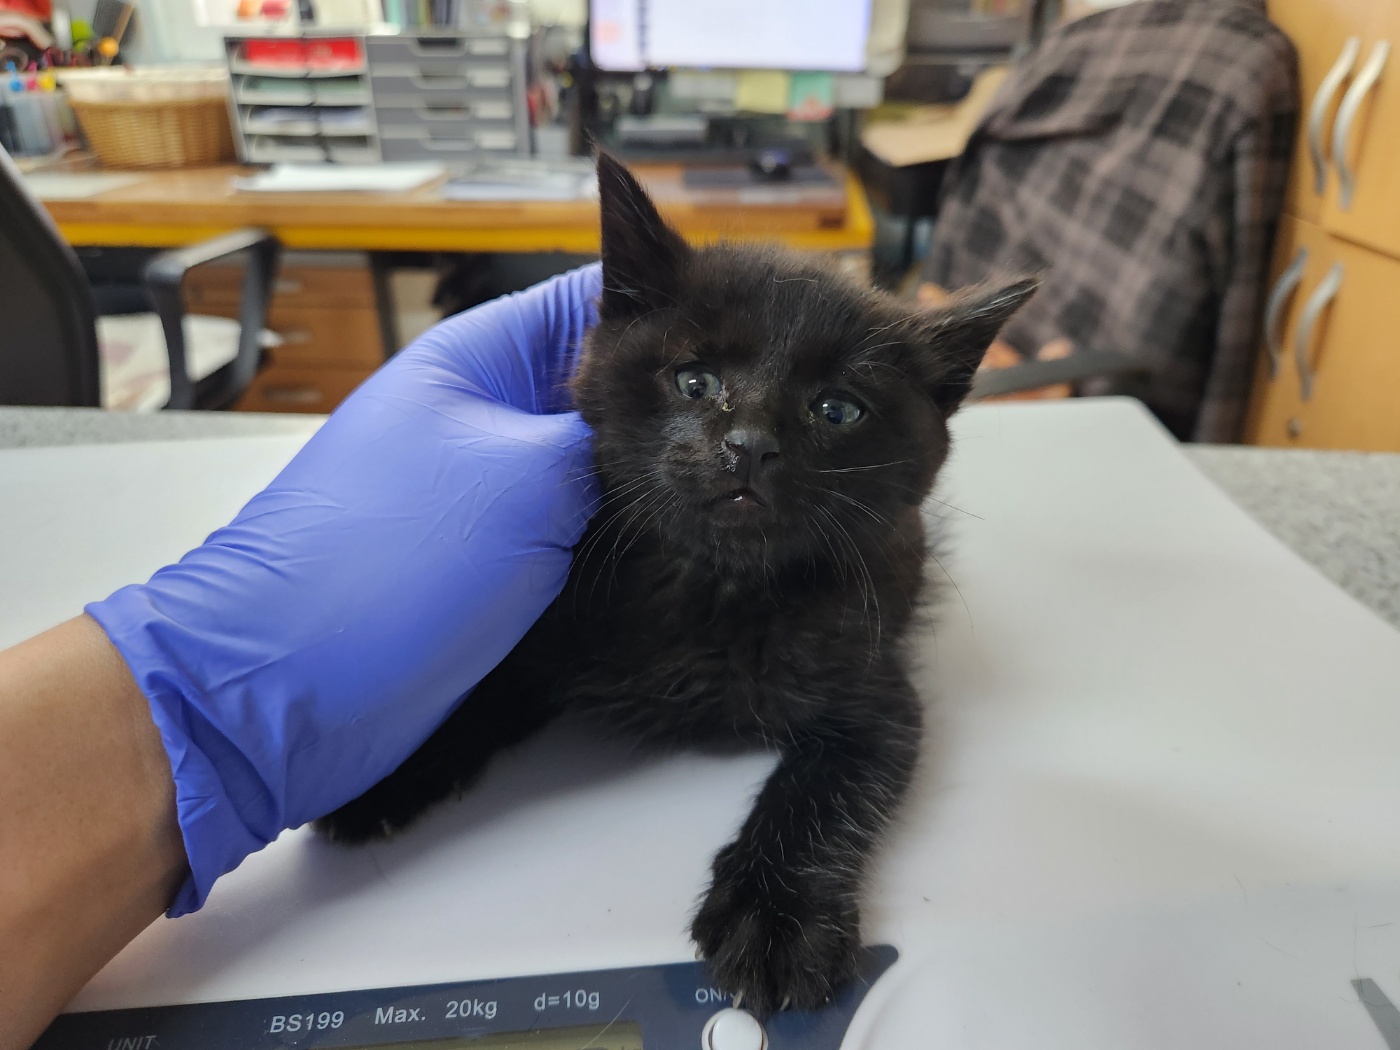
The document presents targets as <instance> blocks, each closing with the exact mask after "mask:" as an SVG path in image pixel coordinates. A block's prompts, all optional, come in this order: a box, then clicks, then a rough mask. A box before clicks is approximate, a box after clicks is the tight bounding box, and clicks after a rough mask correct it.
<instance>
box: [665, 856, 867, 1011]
mask: <svg viewBox="0 0 1400 1050" xmlns="http://www.w3.org/2000/svg"><path fill="white" fill-rule="evenodd" d="M733 867H734V865H733V864H729V863H726V857H725V855H724V854H721V856H720V858H717V859H716V862H715V879H714V882H713V883H712V885H711V887H710V892H709V894H708V895H707V896H706V898H705V902H704V904H703V905H702V906H701V908H700V912H699V914H698V915H696V917H695V921H694V922H693V923H692V924H691V927H690V934H691V936H692V937H693V938H694V939H695V943H696V944H697V945H698V946H699V948H700V951H701V953H702V954H703V955H704V957H705V959H706V960H707V961H708V963H709V967H710V972H711V974H712V975H713V977H714V978H715V981H716V983H717V984H718V985H719V987H721V988H723V989H724V990H725V991H727V992H730V993H732V994H734V995H735V996H740V997H742V999H741V1001H742V1002H743V1004H744V1007H745V1009H748V1010H751V1011H753V1012H754V1013H755V1014H758V1015H759V1016H760V1017H764V1016H767V1015H769V1014H771V1013H773V1012H774V1011H775V1010H778V1009H786V1008H788V1007H791V1008H792V1009H796V1010H814V1009H816V1008H817V1007H819V1006H822V1005H823V1004H825V1003H826V1002H827V1001H828V1000H830V999H831V997H832V996H833V995H834V994H835V993H836V992H837V991H838V990H839V989H840V986H841V984H842V983H843V982H844V981H845V980H847V979H848V978H849V977H851V975H852V974H853V973H854V972H855V968H856V961H857V957H856V953H857V951H858V950H859V948H860V918H859V913H858V912H857V910H856V907H855V905H854V903H853V898H852V896H851V895H850V894H849V893H844V892H832V891H831V890H829V889H828V890H825V891H823V890H822V889H820V888H816V887H813V886H812V885H811V884H810V882H806V883H805V884H804V880H803V879H802V878H801V877H800V876H798V875H795V874H794V873H791V872H783V871H776V870H769V871H768V872H767V873H766V876H763V877H755V876H754V875H752V874H748V875H742V874H741V875H739V876H738V877H737V878H735V877H732V876H728V875H726V869H727V868H728V869H732V868H733ZM770 888H771V891H772V892H770Z"/></svg>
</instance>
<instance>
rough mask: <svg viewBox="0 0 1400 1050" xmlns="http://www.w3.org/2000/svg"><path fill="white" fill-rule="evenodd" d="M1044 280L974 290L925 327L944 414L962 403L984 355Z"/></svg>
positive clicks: (1028, 279)
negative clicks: (1005, 325)
mask: <svg viewBox="0 0 1400 1050" xmlns="http://www.w3.org/2000/svg"><path fill="white" fill-rule="evenodd" d="M1040 280H1041V278H1040V275H1039V274H1034V275H1030V276H1026V277H1018V278H1015V279H1014V280H1012V281H1010V282H1006V283H992V282H987V283H984V284H978V285H974V286H973V287H971V288H968V289H966V290H965V291H962V292H959V293H958V294H957V295H955V296H954V297H953V298H952V299H950V300H948V302H947V303H945V304H944V305H942V306H941V307H939V308H938V310H937V311H935V312H934V313H933V314H932V315H931V316H929V317H928V318H927V321H926V323H928V324H929V325H930V326H931V329H930V333H929V337H928V343H929V347H930V349H931V350H932V351H933V352H934V354H935V355H936V358H937V362H938V366H939V367H938V369H937V372H936V374H935V375H934V376H933V377H932V380H933V385H932V388H931V390H930V393H931V394H932V395H933V400H934V401H935V402H936V403H937V405H938V407H939V408H940V409H941V410H942V412H943V414H944V415H951V414H952V413H953V412H954V411H955V410H956V409H957V407H958V405H960V404H962V400H963V398H965V397H966V396H967V392H968V390H969V389H970V388H971V386H972V377H973V376H974V375H975V374H976V372H977V367H978V366H979V365H980V364H981V363H982V356H983V355H984V354H985V353H986V352H987V347H989V346H991V344H992V340H993V339H995V338H996V337H997V333H998V332H999V331H1001V327H1002V325H1004V324H1006V322H1007V321H1008V320H1009V319H1010V318H1011V315H1012V314H1014V313H1015V312H1016V311H1017V310H1018V309H1020V307H1021V304H1022V303H1024V302H1025V301H1026V300H1027V299H1029V298H1030V297H1031V296H1032V295H1034V294H1035V290H1036V289H1037V288H1039V287H1040Z"/></svg>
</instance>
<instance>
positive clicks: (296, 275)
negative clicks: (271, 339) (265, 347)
mask: <svg viewBox="0 0 1400 1050" xmlns="http://www.w3.org/2000/svg"><path fill="white" fill-rule="evenodd" d="M242 282H243V268H242V267H241V266H219V265H213V266H200V267H196V268H195V269H193V270H191V271H190V272H189V274H188V275H187V276H186V277H185V284H184V295H185V303H186V304H187V305H188V307H189V309H190V310H191V311H192V312H203V313H211V312H214V311H212V310H211V309H210V308H211V307H213V306H216V305H224V306H231V307H233V308H234V312H233V313H225V311H222V310H220V311H218V313H219V314H220V315H221V316H229V317H236V316H237V306H238V302H239V298H240V296H241V295H242V293H243V284H242ZM302 306H338V307H346V306H357V307H365V308H373V306H374V283H373V282H372V281H371V279H370V275H369V270H368V268H365V267H360V266H355V267H351V266H347V267H343V268H342V267H337V266H325V267H313V266H297V267H287V268H285V269H283V270H282V271H280V272H279V273H278V275H277V283H276V285H275V286H274V288H273V292H272V310H273V311H274V312H275V311H277V310H279V309H282V308H285V307H302Z"/></svg>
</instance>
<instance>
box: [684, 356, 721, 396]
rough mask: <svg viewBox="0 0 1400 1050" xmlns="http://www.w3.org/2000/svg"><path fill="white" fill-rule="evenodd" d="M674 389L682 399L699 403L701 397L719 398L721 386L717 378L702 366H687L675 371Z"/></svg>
mask: <svg viewBox="0 0 1400 1050" xmlns="http://www.w3.org/2000/svg"><path fill="white" fill-rule="evenodd" d="M676 389H677V390H679V391H680V392H681V396H682V397H688V398H690V399H691V400H692V401H699V400H700V399H701V398H702V397H719V395H720V391H721V390H722V389H723V386H722V384H721V383H720V381H719V376H717V375H715V374H714V373H713V372H711V371H710V370H709V369H708V368H706V367H705V366H704V365H687V366H686V367H685V368H678V369H676Z"/></svg>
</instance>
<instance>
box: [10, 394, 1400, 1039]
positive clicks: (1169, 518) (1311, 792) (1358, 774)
mask: <svg viewBox="0 0 1400 1050" xmlns="http://www.w3.org/2000/svg"><path fill="white" fill-rule="evenodd" d="M955 430H956V433H957V447H956V453H955V456H954V459H953V461H952V462H951V463H950V464H949V466H948V468H947V471H946V474H945V480H944V483H943V485H942V487H941V489H940V493H939V494H940V496H941V498H942V499H944V500H946V501H947V502H948V503H951V504H955V505H956V506H957V507H958V508H960V510H959V511H953V510H949V509H946V508H944V507H943V506H941V505H939V504H936V503H935V504H931V505H930V506H931V509H932V510H933V511H936V512H937V513H938V514H939V515H940V516H942V518H943V520H944V521H945V522H946V524H947V526H948V528H949V530H950V532H951V535H952V542H951V543H950V545H949V548H950V555H949V556H947V557H945V558H944V564H945V565H946V566H947V569H948V571H949V572H950V573H951V574H952V577H953V579H955V580H956V582H957V585H958V589H959V591H960V594H959V593H957V592H953V591H951V590H950V591H949V595H948V600H947V601H946V602H945V603H944V604H943V606H942V609H941V615H940V617H939V620H938V626H937V628H936V630H929V631H928V632H927V633H926V635H925V637H924V639H923V642H922V646H921V650H922V665H923V666H922V668H921V670H920V672H919V678H918V680H919V684H920V687H921V689H922V691H923V693H924V694H925V695H926V696H927V698H928V703H929V712H930V716H929V725H930V734H929V739H928V745H927V749H926V751H927V758H926V761H925V764H924V769H923V774H922V779H921V781H920V783H919V785H918V787H917V789H916V792H915V795H914V797H913V799H912V800H911V803H910V805H909V806H908V808H907V810H906V811H905V814H904V818H903V820H902V822H901V825H900V827H899V829H898V830H897V832H896V833H895V834H894V835H893V836H892V837H891V839H890V840H889V843H888V847H887V848H886V849H885V850H884V852H883V854H882V856H881V860H880V863H879V864H878V866H877V869H876V871H875V874H874V878H873V881H872V887H871V891H870V894H869V904H868V906H867V908H866V912H865V914H866V925H867V936H866V940H867V942H868V943H888V944H892V945H894V946H895V947H897V948H898V950H899V952H900V959H899V961H898V962H897V963H896V964H895V965H894V967H893V968H892V969H891V970H890V971H889V972H888V973H887V974H886V975H885V976H884V977H883V978H882V979H880V980H879V981H878V982H876V984H875V985H874V987H873V988H872V990H871V991H870V993H869V995H868V996H867V997H866V999H865V1001H864V1003H863V1005H862V1006H861V1008H860V1010H859V1012H858V1013H857V1015H856V1017H855V1020H854V1023H853V1024H852V1025H851V1027H850V1029H849V1031H848V1032H847V1035H846V1039H845V1042H844V1044H842V1045H843V1046H845V1047H846V1048H848V1050H857V1048H860V1050H906V1048H909V1047H939V1048H947V1050H959V1048H969V1050H970V1048H973V1047H976V1048H980V1050H1023V1048H1026V1047H1032V1046H1033V1047H1037V1048H1040V1050H1051V1048H1065V1050H1070V1048H1073V1050H1121V1048H1124V1047H1132V1048H1135V1050H1157V1048H1168V1047H1171V1048H1178V1047H1189V1048H1192V1050H1209V1048H1216V1047H1218V1048H1221V1050H1225V1048H1229V1050H1238V1048H1240V1047H1260V1048H1263V1047H1268V1048H1270V1050H1285V1048H1294V1047H1296V1048H1299V1050H1302V1048H1308V1050H1315V1048H1319V1047H1326V1048H1328V1050H1341V1048H1350V1047H1355V1048H1358V1050H1384V1048H1386V1047H1387V1046H1390V1047H1391V1048H1392V1050H1394V1048H1396V1047H1400V1041H1397V1042H1390V1043H1388V1042H1387V1038H1397V1039H1400V1036H1395V1035H1392V1036H1389V1037H1387V1036H1386V1035H1384V1034H1383V1031H1384V1029H1385V1023H1386V1019H1387V1017H1388V1016H1389V1015H1387V1014H1386V1012H1385V1011H1386V1008H1387V1003H1388V1001H1394V1002H1397V1003H1400V760H1398V758H1397V752H1398V751H1400V633H1397V632H1395V631H1394V630H1393V629H1391V628H1390V627H1389V626H1387V625H1386V624H1384V623H1383V622H1382V621H1381V620H1380V619H1378V618H1377V617H1376V616H1374V615H1373V614H1372V613H1370V612H1369V611H1368V610H1366V609H1364V608H1362V607H1361V606H1360V605H1358V604H1357V603H1356V602H1354V601H1353V600H1352V599H1351V598H1349V597H1347V596H1346V595H1344V594H1343V593H1341V592H1340V591H1338V590H1337V589H1336V588H1334V587H1333V586H1332V585H1331V584H1330V583H1328V582H1327V581H1326V580H1324V579H1323V577H1322V576H1320V575H1319V574H1318V573H1317V572H1316V571H1315V570H1313V569H1312V568H1311V567H1309V566H1307V565H1306V564H1304V563H1303V562H1301V561H1300V560H1299V559H1298V558H1297V557H1296V556H1295V555H1293V554H1292V553H1291V552H1290V551H1288V550H1287V549H1286V548H1284V547H1283V545H1282V544H1280V543H1279V542H1278V541H1276V540H1275V539H1273V538H1272V537H1271V536H1269V535H1268V534H1267V533H1265V531H1264V530H1263V529H1262V528H1261V527H1259V526H1258V525H1257V524H1255V523H1254V522H1253V521H1252V520H1251V519H1249V518H1248V517H1247V516H1246V515H1245V514H1244V513H1243V512H1242V511H1240V510H1239V509H1237V508H1236V507H1235V506H1234V505H1233V504H1232V503H1231V502H1230V501H1229V500H1228V499H1227V498H1226V497H1225V496H1224V495H1223V494H1221V493H1220V492H1219V491H1218V490H1217V489H1215V488H1214V487H1213V486H1212V485H1211V484H1210V483H1209V482H1208V481H1206V480H1205V479H1204V478H1203V477H1202V476H1201V475H1200V474H1199V473H1198V472H1197V471H1196V470H1195V468H1193V467H1192V466H1191V465H1190V464H1189V463H1188V462H1187V461H1186V459H1185V458H1184V457H1183V456H1182V455H1181V454H1180V452H1179V451H1178V450H1177V449H1176V447H1175V446H1174V444H1173V442H1172V441H1171V440H1170V439H1169V438H1168V437H1166V436H1165V434H1164V433H1163V432H1162V431H1161V430H1160V429H1159V428H1158V427H1157V426H1156V424H1155V423H1153V422H1152V421H1151V420H1150V419H1149V418H1148V417H1147V416H1146V415H1145V413H1144V412H1143V411H1142V410H1141V409H1140V408H1138V407H1137V406H1135V405H1134V404H1132V403H1131V402H1125V401H1112V400H1110V401H1079V402H1073V403H1067V404H1053V405H1049V404H1047V405H1017V406H1006V407H996V406H984V407H977V408H972V409H969V410H967V411H965V412H963V413H962V414H960V415H959V416H958V417H957V420H956V427H955ZM299 440H300V439H296V438H285V437H284V438H260V439H229V440H207V441H192V442H186V443H181V444H128V445H120V446H102V447H90V448H62V449H41V450H20V451H11V452H3V453H0V493H3V502H4V510H3V512H2V513H0V594H3V595H4V598H3V604H2V605H0V645H3V644H9V643H12V642H15V641H18V640H19V639H21V638H23V637H25V636H27V635H29V634H32V633H34V632H36V631H39V630H41V629H43V628H45V627H47V626H49V625H51V624H53V623H56V622H58V621H59V620H61V619H64V618H66V617H67V616H69V615H71V614H73V613H74V612H75V611H77V610H78V609H79V607H80V606H81V604H82V603H83V602H84V601H86V600H89V599H92V598H94V597H99V596H101V595H104V594H106V593H108V592H109V591H110V590H112V589H115V588H116V587H118V586H120V585H121V584H124V583H127V582H130V581H132V580H135V579H138V578H144V577H145V576H146V575H147V574H148V573H150V572H151V571H153V570H154V569H155V568H157V567H158V566H159V565H161V564H163V563H164V562H166V561H168V560H171V559H174V558H176V557H178V556H179V555H180V554H181V553H183V551H184V550H185V549H187V548H188V547H190V546H192V545H194V544H196V543H198V542H199V541H200V540H201V539H202V538H203V536H204V535H205V534H206V533H207V532H208V531H210V530H211V529H213V528H214V527H215V526H217V525H219V524H222V523H223V522H224V521H225V520H227V519H228V518H229V517H230V516H231V515H232V514H233V513H234V512H235V511H236V510H237V509H238V507H239V506H240V504H241V503H242V501H243V500H244V499H246V498H247V497H248V496H249V495H251V494H252V493H253V492H254V491H256V490H257V489H258V488H259V487H260V486H261V485H262V484H263V483H265V482H266V481H267V480H268V479H269V478H271V477H272V475H273V473H274V472H275V471H276V470H277V469H278V468H279V467H280V466H281V465H282V464H283V463H284V462H286V460H287V459H289V458H290V457H291V456H292V455H293V454H294V452H295V450H296V448H297V446H298V444H299ZM936 572H937V570H936V569H935V573H936ZM770 763H771V760H770V759H769V758H767V757H765V756H760V755H755V756H752V757H746V758H738V759H716V758H702V757H697V756H681V757H674V758H659V759H638V758H635V757H631V756H629V755H628V753H627V749H626V748H625V747H623V746H618V745H614V744H603V743H599V742H597V741H593V740H591V739H585V738H584V737H582V736H581V735H580V734H579V733H577V732H575V731H568V730H561V729H555V730H552V731H550V732H548V733H547V734H546V735H545V736H544V737H542V738H540V739H538V740H536V741H534V742H532V743H531V744H529V745H527V746H526V747H524V748H522V749H521V750H520V751H519V752H517V753H515V754H513V755H512V756H510V757H508V758H506V759H505V760H503V761H501V762H499V763H498V765H497V766H496V767H495V768H494V769H493V770H492V772H491V773H490V775H489V776H488V777H487V779H486V782H485V783H484V784H483V786H482V787H481V788H480V789H479V790H478V791H476V792H474V793H472V794H471V795H469V796H468V797H467V798H466V799H464V800H463V801H461V802H460V803H456V804H452V805H448V806H446V807H444V808H442V809H440V810H439V811H437V812H435V813H434V814H433V815H432V816H431V817H430V818H429V819H427V820H425V821H424V822H423V823H422V824H421V826H419V827H416V828H414V829H413V830H411V831H410V832H409V833H407V834H405V835H404V836H403V837H402V838H400V839H399V840H397V841H395V842H392V843H390V844H387V845H382V846H376V847H372V848H369V849H364V850H360V851H347V850H344V849H339V848H335V847H331V846H328V845H326V844H324V843H322V842H320V841H318V840H317V839H315V838H314V837H313V836H312V835H311V834H310V833H309V832H307V831H306V830H301V831H296V832H290V833H287V834H285V835H283V836H282V838H281V839H280V840H279V841H278V842H276V843H275V844H274V845H273V846H272V847H270V848H269V849H267V850H265V851H264V852H263V853H261V854H259V855H257V856H254V857H251V858H249V860H248V861H247V862H245V863H244V865H243V866H242V867H241V868H240V869H239V870H238V871H237V872H235V873H233V874H232V875H230V876H228V877H226V878H225V879H224V880H222V881H221V882H220V883H219V884H218V886H217V887H216V888H215V890H214V892H213V895H212V896H211V898H210V901H209V904H208V906H207V907H206V908H205V909H204V910H203V911H202V912H201V913H199V914H196V915H193V916H189V917H186V918H182V919H178V920H174V921H171V920H164V919H162V920H160V921H158V922H157V923H156V924H155V925H153V926H152V927H151V928H150V929H149V930H147V931H146V932H145V933H144V934H143V935H142V936H141V937H139V938H138V939H137V940H136V941H135V942H134V943H133V944H132V945H130V946H129V947H128V948H127V949H126V950H125V951H124V952H123V953H122V954H121V955H120V956H118V957H117V959H115V960H114V961H113V962H112V963H111V964H110V965H109V966H108V967H107V968H106V969H105V970H104V971H103V972H102V973H101V974H99V975H98V976H97V977H96V978H95V979H94V980H93V981H92V983H91V984H90V985H89V986H88V987H87V988H86V989H85V990H84V991H83V992H82V993H81V994H80V995H79V997H78V999H77V1000H76V1001H75V1002H74V1004H73V1009H75V1010H98V1009H112V1008H117V1007H127V1006H145V1005H152V1004H167V1003H200V1002H211V1001H223V1000H235V999H249V998H260V997H266V996H281V995H292V994H300V993H310V992H335V991H341V990H345V989H365V988H380V987H390V986H399V985H412V984H431V983H435V982H448V981H465V980H474V979H480V978H493V977H505V976H514V975H523V974H545V973H556V972H568V971H586V970H595V969H606V968H612V967H631V966H644V965H650V964H661V963H675V962H679V961H684V960H689V959H691V958H692V946H691V945H690V944H689V943H688V942H687V939H686V937H685V935H684V930H685V926H686V923H687V918H688V914H689V912H690V910H691V907H692V905H693V902H694V901H695V899H696V897H697V895H698V894H699V893H700V892H701V890H702V888H703V886H704V878H705V874H706V870H707V865H708V861H709V859H710V856H711V855H712V854H713V853H714V851H715V850H716V848H718V847H719V846H720V845H721V844H723V843H724V842H725V841H726V840H727V839H728V837H729V836H730V835H731V833H732V832H733V830H734V829H735V827H736V826H737V824H738V822H739V821H740V819H741V818H742V816H743V814H744V812H745V811H746V808H747V805H748V801H749V798H750V797H751V795H752V793H753V791H754V789H755V787H756V785H757V784H758V783H759V782H760V781H761V779H762V778H763V776H764V775H765V774H766V772H767V771H768V769H769V768H770ZM1367 979H1369V980H1370V981H1372V982H1374V984H1372V985H1366V986H1364V989H1365V990H1369V991H1368V994H1369V996H1370V998H1371V999H1372V1007H1371V1010H1368V1009H1367V1008H1366V1007H1365V1006H1363V1004H1362V1003H1361V1001H1360V999H1359V997H1358V991H1357V988H1356V986H1355V985H1354V984H1353V982H1355V981H1361V980H1367ZM1387 997H1388V999H1387ZM1373 1011H1374V1012H1376V1014H1377V1017H1378V1020H1373V1018H1372V1016H1371V1014H1372V1012H1373ZM1393 1020H1396V1021H1397V1022H1400V1017H1396V1018H1393ZM1395 1031H1397V1032H1400V1028H1396V1029H1395ZM647 1050H652V1048H651V1047H648V1048H647ZM661 1050H670V1048H661Z"/></svg>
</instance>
